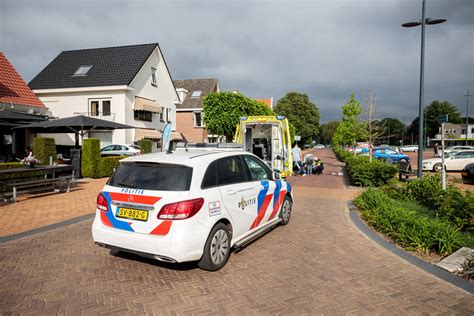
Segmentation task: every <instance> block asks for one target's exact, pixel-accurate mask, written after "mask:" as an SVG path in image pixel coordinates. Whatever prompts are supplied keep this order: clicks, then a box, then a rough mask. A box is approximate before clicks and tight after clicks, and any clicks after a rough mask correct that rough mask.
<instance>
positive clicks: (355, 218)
mask: <svg viewBox="0 0 474 316" xmlns="http://www.w3.org/2000/svg"><path fill="white" fill-rule="evenodd" d="M354 208H355V207H354V206H352V205H350V207H349V210H350V212H349V217H350V219H351V220H352V222H353V223H354V225H355V226H356V227H357V228H358V229H359V230H360V231H361V232H362V233H363V234H365V235H366V236H367V237H368V238H370V239H371V240H372V241H374V242H376V243H377V244H379V245H380V246H382V247H384V248H385V249H387V250H388V251H390V252H391V253H393V254H394V255H397V256H398V257H400V258H402V259H403V260H405V261H407V262H408V263H410V264H413V265H415V266H417V267H418V268H420V269H422V270H423V271H425V272H427V273H429V274H431V275H434V276H435V277H437V278H439V279H441V280H443V281H446V282H448V283H450V284H451V285H454V286H456V287H458V288H461V289H463V290H464V291H466V292H468V293H470V294H474V284H471V283H469V282H468V281H466V280H464V279H462V278H460V277H458V276H456V275H454V274H451V273H449V272H447V271H445V270H443V269H441V268H438V267H436V266H434V265H432V264H430V263H428V262H426V261H424V260H422V259H420V258H418V257H415V256H414V255H412V254H410V253H409V252H407V251H405V250H403V249H400V248H398V247H397V246H395V245H394V244H392V243H390V242H388V241H386V240H385V239H383V238H382V237H380V236H379V235H377V234H376V233H375V232H374V231H373V230H372V229H370V228H369V227H368V226H367V224H366V223H365V221H364V220H362V218H360V215H359V211H358V210H354Z"/></svg>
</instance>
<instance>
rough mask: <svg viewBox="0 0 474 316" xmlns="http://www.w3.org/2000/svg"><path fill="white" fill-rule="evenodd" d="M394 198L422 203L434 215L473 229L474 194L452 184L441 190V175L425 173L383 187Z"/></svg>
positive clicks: (461, 226)
mask: <svg viewBox="0 0 474 316" xmlns="http://www.w3.org/2000/svg"><path fill="white" fill-rule="evenodd" d="M384 191H385V192H386V193H387V194H389V195H390V196H391V197H392V198H394V199H400V200H401V199H403V200H409V201H416V202H418V203H422V204H423V205H425V206H426V207H428V208H429V209H432V210H433V211H434V213H435V217H437V218H440V219H443V220H446V221H449V222H451V223H452V224H454V225H455V226H456V227H458V228H460V229H461V230H463V231H474V194H472V193H470V192H466V195H464V194H462V192H461V191H460V190H459V189H458V188H456V187H455V186H454V185H451V184H450V185H448V186H447V187H446V191H443V190H442V186H441V176H440V175H439V174H438V175H434V176H429V175H425V176H424V177H422V178H419V179H414V180H412V181H410V182H408V183H407V184H406V185H402V186H389V187H387V188H385V189H384Z"/></svg>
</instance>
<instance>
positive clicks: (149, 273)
mask: <svg viewBox="0 0 474 316" xmlns="http://www.w3.org/2000/svg"><path fill="white" fill-rule="evenodd" d="M317 156H318V157H321V158H322V160H323V161H324V163H325V167H326V169H325V170H324V172H325V173H324V174H323V175H318V176H307V177H291V178H290V182H291V183H292V184H293V188H294V190H295V205H294V213H293V215H292V218H291V221H290V223H289V224H288V225H287V226H281V227H277V228H276V229H274V230H272V231H271V232H269V233H268V234H266V235H265V236H263V237H262V238H260V239H258V240H257V241H255V242H254V243H252V244H250V245H248V246H247V247H245V248H244V249H243V250H242V251H240V252H238V253H233V254H232V255H231V257H230V260H229V262H228V263H227V265H226V266H225V267H224V268H223V269H221V270H220V271H217V272H207V271H202V270H200V269H198V268H197V266H196V265H195V264H181V265H170V264H163V263H160V262H156V261H153V260H149V259H144V258H140V257H137V256H134V255H128V254H123V253H116V254H114V255H112V254H111V253H110V251H108V250H106V249H103V248H100V247H97V246H96V245H94V243H93V241H92V238H91V224H92V221H91V220H87V221H83V222H80V223H77V224H73V225H70V226H67V227H63V228H60V229H55V230H53V231H49V232H46V233H42V234H38V235H34V236H30V237H25V238H21V239H17V240H14V241H10V242H6V243H3V244H0V314H10V313H13V314H55V313H58V314H68V315H75V314H115V313H116V314H125V313H128V314H157V315H183V314H211V315H222V314H236V315H256V314H269V315H270V314H271V315H275V314H278V315H279V314H281V315H288V314H290V315H309V314H316V315H319V314H329V315H333V314H357V315H360V314H387V315H392V314H449V315H453V314H458V315H467V314H473V313H474V300H473V296H472V295H470V294H468V293H466V292H464V291H463V290H461V289H458V288H456V287H454V286H452V285H451V284H448V283H445V282H444V281H442V280H439V279H437V278H436V277H434V276H432V275H430V274H428V273H425V272H424V271H422V270H420V269H418V268H417V267H415V266H412V265H410V264H408V263H407V262H405V261H404V260H402V259H400V258H398V257H397V256H395V255H393V254H392V253H391V252H389V251H387V250H385V249H384V248H382V247H380V246H378V245H377V244H375V243H373V242H372V241H371V240H369V239H368V238H366V237H365V235H363V234H362V233H360V232H359V231H358V230H357V228H356V227H355V226H354V225H353V224H352V222H351V221H350V218H349V215H348V212H347V201H348V200H350V199H352V198H353V197H354V196H355V195H356V194H357V192H358V190H352V189H350V190H349V189H346V188H345V186H344V179H345V177H339V176H332V175H331V174H330V173H331V172H336V173H337V172H342V170H341V166H340V165H339V163H338V162H337V161H336V160H335V158H334V156H333V154H332V153H331V152H330V151H329V150H318V151H317ZM98 187H99V185H98ZM62 195H66V194H62ZM56 196H57V197H59V196H60V195H59V194H56ZM69 196H70V197H71V198H72V195H69ZM84 196H85V195H82V196H81V198H80V197H79V196H77V199H76V198H75V200H73V201H71V203H72V205H79V206H80V205H83V206H86V205H89V204H88V203H91V205H92V206H93V205H94V204H95V196H93V194H90V195H89V197H88V198H89V199H90V198H91V197H90V196H92V199H93V201H92V202H91V201H88V200H83V199H82V198H84ZM38 201H39V200H38ZM51 205H53V206H54V204H50V206H51ZM56 209H57V208H56Z"/></svg>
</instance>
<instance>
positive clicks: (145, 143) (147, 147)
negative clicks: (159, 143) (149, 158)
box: [138, 138, 153, 154]
mask: <svg viewBox="0 0 474 316" xmlns="http://www.w3.org/2000/svg"><path fill="white" fill-rule="evenodd" d="M138 146H139V147H140V149H141V150H142V152H143V153H144V154H149V153H151V147H152V146H153V142H152V141H151V140H149V139H146V138H143V139H140V140H139V141H138Z"/></svg>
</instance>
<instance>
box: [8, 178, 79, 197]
mask: <svg viewBox="0 0 474 316" xmlns="http://www.w3.org/2000/svg"><path fill="white" fill-rule="evenodd" d="M73 182H74V177H73V176H66V177H58V178H52V179H41V180H33V181H26V182H17V183H12V184H9V186H10V187H12V188H13V192H12V200H13V202H16V198H17V196H18V194H21V193H32V192H38V191H44V190H45V189H49V188H52V189H56V186H57V187H58V188H59V192H63V184H66V188H67V190H66V192H69V190H70V187H71V184H72V183H73ZM4 195H5V194H4Z"/></svg>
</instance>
